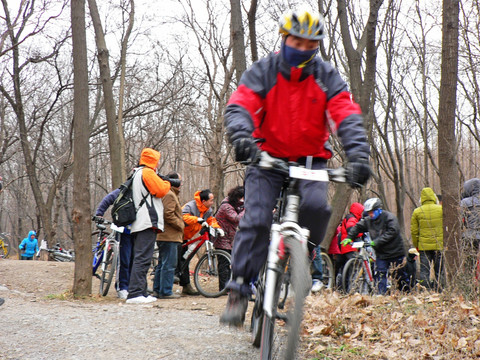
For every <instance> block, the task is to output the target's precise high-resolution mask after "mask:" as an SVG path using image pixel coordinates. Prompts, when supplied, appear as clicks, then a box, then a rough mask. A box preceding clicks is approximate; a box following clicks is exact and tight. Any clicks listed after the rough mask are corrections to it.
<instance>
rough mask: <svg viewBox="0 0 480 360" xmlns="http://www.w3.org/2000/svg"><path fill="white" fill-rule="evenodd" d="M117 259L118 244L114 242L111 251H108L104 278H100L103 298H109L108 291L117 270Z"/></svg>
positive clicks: (103, 273)
mask: <svg viewBox="0 0 480 360" xmlns="http://www.w3.org/2000/svg"><path fill="white" fill-rule="evenodd" d="M117 258H118V244H117V243H115V242H112V243H111V247H110V249H108V251H107V255H106V259H105V269H104V270H103V271H102V276H101V277H100V294H101V295H102V296H107V294H108V290H109V289H110V285H111V283H112V279H113V275H114V274H115V270H116V268H117Z"/></svg>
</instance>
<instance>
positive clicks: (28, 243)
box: [19, 230, 38, 260]
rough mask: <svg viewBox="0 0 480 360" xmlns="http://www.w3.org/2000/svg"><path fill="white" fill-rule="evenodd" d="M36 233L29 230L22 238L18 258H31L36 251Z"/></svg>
mask: <svg viewBox="0 0 480 360" xmlns="http://www.w3.org/2000/svg"><path fill="white" fill-rule="evenodd" d="M36 236H37V233H36V232H35V231H33V230H31V231H30V232H29V233H28V236H27V237H26V238H25V239H23V241H22V243H21V244H20V246H19V249H20V250H23V251H24V252H23V254H21V257H20V260H33V255H35V253H36V252H38V241H37V239H36Z"/></svg>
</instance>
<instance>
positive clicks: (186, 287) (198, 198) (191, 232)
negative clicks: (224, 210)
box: [180, 189, 225, 295]
mask: <svg viewBox="0 0 480 360" xmlns="http://www.w3.org/2000/svg"><path fill="white" fill-rule="evenodd" d="M212 205H213V193H212V192H211V191H210V189H205V190H202V191H197V192H196V193H195V196H194V199H193V200H191V201H190V202H188V203H186V204H185V205H184V206H183V209H182V213H183V221H184V222H185V224H186V226H185V230H184V232H183V242H187V241H188V240H190V239H192V238H193V237H194V236H195V235H196V234H197V233H198V232H199V231H200V230H201V229H202V224H203V223H204V222H206V223H207V224H208V225H210V226H213V227H214V228H217V229H218V230H219V233H220V236H223V235H225V233H224V232H223V230H222V229H220V226H219V225H218V223H217V220H216V219H215V218H214V217H213V210H212ZM186 251H187V248H186V247H183V248H182V253H181V254H180V255H181V259H180V262H181V264H182V266H186V268H187V269H188V264H187V265H184V263H185V261H186V260H185V259H184V258H183V254H185V252H186ZM180 286H182V287H183V289H182V294H184V295H198V294H199V292H198V291H196V290H195V289H194V288H193V287H192V285H191V284H190V273H189V272H188V270H187V271H184V272H182V273H181V274H180Z"/></svg>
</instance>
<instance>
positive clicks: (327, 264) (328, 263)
mask: <svg viewBox="0 0 480 360" xmlns="http://www.w3.org/2000/svg"><path fill="white" fill-rule="evenodd" d="M322 270H323V274H322V282H323V285H324V286H325V287H326V288H327V289H333V287H334V285H335V269H334V267H333V262H332V260H331V259H330V256H328V254H326V253H324V252H322Z"/></svg>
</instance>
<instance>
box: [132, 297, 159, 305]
mask: <svg viewBox="0 0 480 360" xmlns="http://www.w3.org/2000/svg"><path fill="white" fill-rule="evenodd" d="M154 299H155V300H157V299H156V298H154ZM150 302H152V301H151V300H149V299H148V298H147V297H145V296H143V295H140V296H137V297H134V298H130V299H127V301H126V303H127V304H148V303H150Z"/></svg>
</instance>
